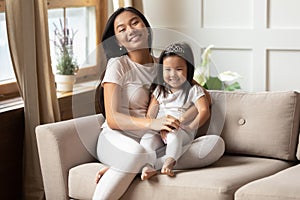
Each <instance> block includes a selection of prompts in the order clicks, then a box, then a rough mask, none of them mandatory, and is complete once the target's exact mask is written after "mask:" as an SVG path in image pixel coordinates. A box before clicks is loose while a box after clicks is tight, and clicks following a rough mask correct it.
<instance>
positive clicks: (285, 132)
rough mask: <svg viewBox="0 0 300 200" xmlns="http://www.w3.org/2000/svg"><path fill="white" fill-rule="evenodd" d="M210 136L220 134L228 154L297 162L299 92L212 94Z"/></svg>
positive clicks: (221, 92) (299, 112)
mask: <svg viewBox="0 0 300 200" xmlns="http://www.w3.org/2000/svg"><path fill="white" fill-rule="evenodd" d="M210 93H211V97H212V99H213V105H212V115H211V120H210V126H209V129H208V133H209V134H218V133H219V134H220V133H221V136H222V137H223V139H224V141H225V144H226V152H227V153H236V154H245V155H254V156H264V157H271V158H278V159H284V160H292V161H293V160H296V149H297V146H298V135H299V121H300V95H299V93H298V92H296V91H278V92H277V91H276V92H225V91H210Z"/></svg>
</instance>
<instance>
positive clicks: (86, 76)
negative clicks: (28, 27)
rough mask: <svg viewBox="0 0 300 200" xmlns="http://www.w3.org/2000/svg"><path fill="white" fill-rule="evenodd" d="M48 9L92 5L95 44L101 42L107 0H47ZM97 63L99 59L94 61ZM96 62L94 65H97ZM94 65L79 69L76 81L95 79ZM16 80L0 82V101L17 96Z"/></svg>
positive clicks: (1, 8) (0, 1) (0, 2)
mask: <svg viewBox="0 0 300 200" xmlns="http://www.w3.org/2000/svg"><path fill="white" fill-rule="evenodd" d="M47 6H48V9H55V8H68V7H73V8H75V7H85V6H86V7H88V6H94V7H95V12H96V20H95V21H96V46H98V45H99V44H100V43H101V34H98V33H102V32H103V30H104V26H105V23H106V20H107V13H108V5H107V0H66V1H62V0H48V1H47ZM0 12H5V0H0ZM96 63H97V64H98V63H99V60H97V61H96ZM97 64H96V65H97ZM97 73H98V70H97V69H96V66H86V67H84V68H82V69H81V70H80V74H78V77H77V79H76V81H77V82H85V81H91V80H96V79H97V78H98V77H97V76H98V74H97ZM19 96H20V94H19V90H18V86H17V82H16V80H14V79H11V80H8V81H1V82H0V101H2V100H7V99H10V98H14V97H19Z"/></svg>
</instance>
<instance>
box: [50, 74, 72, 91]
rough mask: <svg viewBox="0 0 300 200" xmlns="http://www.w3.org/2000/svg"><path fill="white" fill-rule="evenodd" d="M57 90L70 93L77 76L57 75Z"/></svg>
mask: <svg viewBox="0 0 300 200" xmlns="http://www.w3.org/2000/svg"><path fill="white" fill-rule="evenodd" d="M55 82H56V90H57V91H59V92H69V91H72V90H73V85H74V83H75V75H61V74H56V75H55Z"/></svg>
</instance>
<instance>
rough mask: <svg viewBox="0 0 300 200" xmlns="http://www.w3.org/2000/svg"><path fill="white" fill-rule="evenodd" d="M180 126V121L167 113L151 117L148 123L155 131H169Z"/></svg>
mask: <svg viewBox="0 0 300 200" xmlns="http://www.w3.org/2000/svg"><path fill="white" fill-rule="evenodd" d="M179 127H180V122H179V120H178V119H176V118H175V117H173V116H171V115H167V116H165V117H161V118H157V119H152V121H151V124H150V129H152V130H156V131H162V130H164V131H167V132H171V131H172V130H174V129H176V130H177V129H178V128H179Z"/></svg>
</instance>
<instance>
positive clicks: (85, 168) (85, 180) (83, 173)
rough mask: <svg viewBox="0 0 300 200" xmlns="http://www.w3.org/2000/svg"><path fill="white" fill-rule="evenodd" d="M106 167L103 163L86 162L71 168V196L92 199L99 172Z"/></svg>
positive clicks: (69, 185)
mask: <svg viewBox="0 0 300 200" xmlns="http://www.w3.org/2000/svg"><path fill="white" fill-rule="evenodd" d="M102 167H104V165H103V164H101V163H98V162H97V163H86V164H82V165H79V166H76V167H73V168H71V169H70V170H69V180H68V187H69V196H70V197H71V198H74V199H92V196H93V194H94V191H95V188H96V183H95V178H96V174H97V172H98V171H99V170H100V169H101V168H102Z"/></svg>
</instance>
